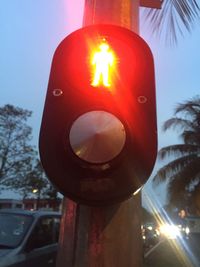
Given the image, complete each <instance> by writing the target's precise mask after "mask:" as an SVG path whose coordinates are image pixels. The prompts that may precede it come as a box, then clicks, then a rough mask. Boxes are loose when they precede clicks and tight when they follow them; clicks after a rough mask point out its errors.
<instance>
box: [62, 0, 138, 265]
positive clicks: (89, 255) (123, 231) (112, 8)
mask: <svg viewBox="0 0 200 267" xmlns="http://www.w3.org/2000/svg"><path fill="white" fill-rule="evenodd" d="M138 10H139V0H132V1H131V0H85V11H84V19H83V26H86V25H90V24H98V23H109V24H115V25H119V26H123V27H126V28H128V29H131V30H133V31H135V32H138V25H139V22H138V21H139V19H138ZM140 218H141V197H140V194H138V195H137V196H134V197H132V198H130V199H129V200H127V201H124V202H123V203H120V204H117V205H114V206H108V207H107V206H106V207H98V208H97V207H88V206H83V205H78V204H76V203H74V202H73V201H71V200H69V199H65V200H64V205H63V217H62V223H61V232H60V240H59V251H58V258H57V267H141V266H142V240H141V220H140Z"/></svg>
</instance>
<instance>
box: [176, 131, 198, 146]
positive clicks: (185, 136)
mask: <svg viewBox="0 0 200 267" xmlns="http://www.w3.org/2000/svg"><path fill="white" fill-rule="evenodd" d="M180 137H181V138H182V140H183V141H184V143H185V144H191V145H197V146H200V131H199V132H195V131H184V132H183V133H182V134H181V135H180Z"/></svg>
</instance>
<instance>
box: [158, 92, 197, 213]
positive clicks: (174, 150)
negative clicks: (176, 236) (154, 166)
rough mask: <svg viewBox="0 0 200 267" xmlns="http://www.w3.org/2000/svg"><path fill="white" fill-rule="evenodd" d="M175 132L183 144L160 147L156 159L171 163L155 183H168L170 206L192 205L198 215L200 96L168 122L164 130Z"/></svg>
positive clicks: (160, 170) (183, 105) (185, 103)
mask: <svg viewBox="0 0 200 267" xmlns="http://www.w3.org/2000/svg"><path fill="white" fill-rule="evenodd" d="M169 129H173V130H178V131H179V132H180V138H181V140H182V143H180V144H177V145H170V146H166V147H163V148H162V149H161V150H160V151H159V153H158V158H159V159H161V160H164V159H169V160H170V161H169V162H168V163H167V164H166V165H164V166H163V167H162V168H161V169H159V170H158V172H157V174H156V175H155V177H154V178H153V181H154V183H156V184H157V183H160V182H164V181H167V182H168V197H169V201H170V203H173V204H175V205H176V206H180V205H189V204H191V203H193V204H194V207H193V208H195V210H196V212H197V211H198V212H199V213H200V203H199V198H198V195H199V192H200V96H196V97H194V98H193V99H191V100H189V101H186V102H184V103H180V104H178V105H177V107H176V108H175V112H174V117H172V118H171V119H169V120H167V121H166V122H165V123H164V125H163V130H164V131H166V130H169Z"/></svg>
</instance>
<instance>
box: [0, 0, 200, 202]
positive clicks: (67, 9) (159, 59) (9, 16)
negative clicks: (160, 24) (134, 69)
mask: <svg viewBox="0 0 200 267" xmlns="http://www.w3.org/2000/svg"><path fill="white" fill-rule="evenodd" d="M0 5H1V8H0V36H1V41H0V106H4V105H5V104H12V105H15V106H18V107H21V108H24V109H28V110H31V111H33V115H32V118H31V119H30V120H29V125H30V126H31V127H32V128H33V140H32V142H33V144H34V145H35V146H36V147H37V146H38V135H39V129H40V123H41V118H42V111H43V106H44V101H45V95H46V89H47V85H48V79H49V72H50V67H51V61H52V56H53V53H54V51H55V49H56V47H57V46H58V44H59V43H60V42H61V41H62V39H64V38H65V37H66V36H67V35H68V34H69V33H70V32H72V31H74V30H76V29H78V28H81V27H82V17H83V7H84V0H73V1H70V0H68V1H67V0H59V1H56V0H0ZM199 24H200V21H199V22H197V23H196V24H195V25H194V28H193V30H192V32H191V33H187V32H185V34H184V37H182V36H179V38H178V44H177V45H176V46H167V45H166V44H165V43H164V41H163V40H160V39H159V38H156V37H153V36H152V35H151V32H150V30H149V26H148V25H145V26H144V25H143V23H142V22H141V23H140V25H141V27H140V35H141V36H142V37H143V38H144V39H145V40H146V42H147V43H148V44H149V46H150V48H151V50H152V53H153V56H154V62H155V77H156V95H157V98H156V99H157V123H158V147H159V148H161V147H163V146H167V145H171V144H175V143H178V142H179V139H178V138H177V136H178V135H177V133H174V132H167V133H163V132H162V131H161V126H162V124H163V122H164V121H165V120H167V119H169V118H170V117H172V115H173V110H174V107H175V106H176V105H177V103H180V102H183V101H186V100H188V99H190V98H192V97H194V96H196V95H198V94H200V74H199V72H200V52H199V47H200V27H199V26H200V25H199ZM160 166H162V162H156V164H155V168H154V171H153V174H154V173H155V172H156V170H157V169H158V168H159V167H160ZM152 176H153V175H152ZM144 188H145V192H146V193H147V194H149V195H150V196H153V197H154V198H155V199H157V201H158V203H160V204H161V205H163V204H165V203H166V187H165V186H164V185H161V186H159V187H157V188H156V187H154V186H152V182H151V179H149V181H148V183H147V184H146V185H145V187H144ZM0 197H1V195H0ZM145 201H146V198H145V197H144V202H145ZM145 205H146V204H145Z"/></svg>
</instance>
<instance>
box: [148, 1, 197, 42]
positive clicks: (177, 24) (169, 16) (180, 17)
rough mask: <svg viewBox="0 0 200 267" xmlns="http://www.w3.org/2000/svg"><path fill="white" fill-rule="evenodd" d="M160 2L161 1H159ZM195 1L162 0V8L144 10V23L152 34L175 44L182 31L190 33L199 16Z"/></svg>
mask: <svg viewBox="0 0 200 267" xmlns="http://www.w3.org/2000/svg"><path fill="white" fill-rule="evenodd" d="M161 2H162V0H161ZM198 2H199V1H195V0H163V4H162V8H161V9H160V10H159V9H145V11H144V16H145V22H147V23H148V25H150V27H149V28H150V29H151V30H152V32H153V33H156V34H158V35H162V34H163V35H164V36H165V39H166V41H167V42H168V41H169V42H170V43H174V42H175V43H176V42H177V35H178V33H180V34H181V35H183V34H184V29H186V30H187V31H189V32H190V31H191V29H192V27H193V24H194V22H195V20H196V19H197V18H199V15H200V3H198Z"/></svg>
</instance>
